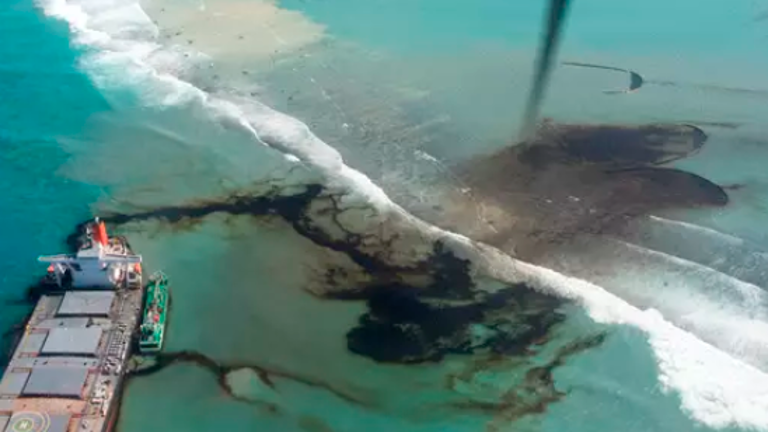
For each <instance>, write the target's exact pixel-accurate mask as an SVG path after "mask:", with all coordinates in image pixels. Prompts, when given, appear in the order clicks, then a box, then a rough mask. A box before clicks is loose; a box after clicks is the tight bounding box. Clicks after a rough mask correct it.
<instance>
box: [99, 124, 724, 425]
mask: <svg viewBox="0 0 768 432" xmlns="http://www.w3.org/2000/svg"><path fill="white" fill-rule="evenodd" d="M705 140H706V135H705V134H704V133H703V132H702V131H701V130H700V129H698V128H696V127H693V126H687V125H661V124H656V125H646V126H607V125H597V126H583V125H555V124H551V123H550V124H548V125H546V126H545V127H544V128H542V130H541V131H540V132H539V134H538V135H537V136H535V137H533V138H531V139H530V140H528V141H527V142H524V143H522V144H520V145H518V146H515V147H510V148H506V149H503V150H501V151H500V152H497V153H496V154H494V155H491V156H488V157H484V158H478V159H476V160H474V161H472V162H471V163H470V164H467V165H464V166H462V167H460V169H459V170H458V173H459V175H460V177H461V178H462V179H463V180H465V181H466V183H468V184H469V185H470V187H471V190H472V193H473V194H474V195H475V196H478V197H479V198H481V201H486V202H495V203H499V204H500V205H501V207H502V208H504V209H505V210H507V211H508V212H509V213H510V214H514V215H515V217H518V218H522V219H527V220H528V222H529V223H528V224H527V225H523V226H511V227H508V229H507V231H502V232H499V233H497V234H496V235H495V236H490V237H489V238H487V239H481V240H486V241H489V242H491V243H493V242H494V241H496V240H505V239H509V238H513V239H515V241H518V242H520V243H522V244H523V246H526V244H525V242H526V241H527V242H529V243H528V245H527V246H528V248H527V249H526V248H523V250H524V251H525V256H526V257H529V256H532V255H534V253H535V252H540V253H546V252H547V251H548V250H551V248H553V247H556V246H557V244H559V242H562V241H565V240H567V238H568V236H569V235H575V234H580V233H585V232H591V233H598V234H599V233H601V232H603V231H604V230H609V229H611V228H612V227H613V226H614V225H616V224H621V223H622V222H624V221H625V220H626V219H627V218H632V217H635V216H639V215H643V214H647V213H649V212H651V211H655V210H658V209H664V208H676V207H692V206H700V205H709V206H722V205H725V204H726V203H727V202H728V196H727V195H726V193H725V191H724V190H723V189H722V188H721V187H719V186H717V185H715V184H713V183H711V182H709V181H708V180H706V179H704V178H702V177H700V176H697V175H695V174H692V173H688V172H685V171H682V170H677V169H671V168H662V167H660V166H659V165H662V164H665V163H668V162H670V161H672V160H677V159H680V158H684V157H687V156H689V155H691V154H693V153H695V152H696V151H698V150H699V149H700V148H701V147H702V145H703V143H704V142H705ZM264 186H265V185H258V187H256V186H254V188H253V189H252V190H243V191H239V192H236V193H232V194H230V195H227V196H224V197H220V198H211V199H200V200H196V201H194V202H189V203H185V204H181V205H178V206H163V207H156V208H150V209H146V210H142V211H137V212H133V213H114V214H107V215H104V216H103V217H102V219H103V220H104V221H105V222H107V223H108V224H110V225H123V224H128V223H131V222H141V221H156V222H160V225H161V227H163V228H164V229H171V230H173V229H178V227H180V226H181V227H189V226H195V224H198V223H201V222H202V221H204V220H205V218H206V217H208V216H209V215H213V214H219V215H225V216H228V217H250V218H255V220H261V219H262V218H279V219H282V220H284V221H285V222H286V223H288V224H289V225H290V226H291V227H293V229H294V230H295V231H296V233H298V234H299V235H301V236H303V237H305V238H306V239H308V240H310V241H312V242H313V243H314V244H316V245H318V246H320V247H323V248H326V249H328V250H331V251H334V252H338V253H341V254H344V255H346V256H347V257H348V258H349V259H350V260H351V261H352V262H354V263H355V264H356V265H357V266H358V267H359V269H362V271H364V272H365V273H366V274H367V276H368V277H367V278H365V280H366V281H367V282H365V283H362V282H361V283H358V284H357V285H355V286H354V287H352V288H351V289H349V288H347V287H344V289H338V290H328V291H327V292H322V293H321V294H317V295H319V296H323V297H324V298H327V299H333V300H348V301H365V302H366V304H367V306H368V311H367V312H366V313H364V314H363V315H362V316H360V318H359V320H358V322H357V324H356V326H355V327H354V328H352V329H350V330H349V331H348V332H347V335H346V339H347V348H348V349H349V350H350V351H351V352H353V353H355V354H358V355H361V356H365V357H367V358H370V359H372V360H374V361H378V362H386V363H400V364H413V363H423V362H436V361H440V360H442V359H443V358H444V357H445V356H446V355H449V354H454V355H471V356H472V358H475V357H477V356H491V357H495V358H500V359H509V358H513V359H518V360H520V363H519V364H520V365H521V368H523V369H521V373H522V374H524V380H523V381H522V382H521V384H520V385H518V386H516V387H515V388H512V389H509V391H508V392H507V393H506V394H505V397H504V398H503V400H502V401H500V402H498V401H492V402H487V401H486V402H473V401H469V402H467V403H466V404H465V406H464V408H467V409H486V410H490V411H493V412H494V413H497V414H498V415H499V416H502V417H503V418H504V419H514V418H520V417H522V416H526V415H531V414H535V413H540V412H543V411H544V410H546V407H547V406H548V405H549V404H551V403H553V402H556V401H558V400H560V399H561V398H562V397H563V396H564V393H562V392H560V391H557V390H556V389H555V387H554V383H553V381H552V370H553V369H554V368H556V367H558V366H560V365H562V363H563V362H564V361H565V359H566V358H567V357H569V356H571V355H574V354H576V353H578V352H581V351H584V350H587V349H590V348H593V347H595V346H597V345H599V343H600V342H602V340H603V337H596V338H592V339H589V341H587V342H585V341H582V340H578V341H576V342H574V343H572V344H571V345H569V346H567V347H565V348H562V349H561V350H560V351H559V352H558V354H557V356H556V358H555V359H554V360H552V361H550V362H548V363H546V364H544V365H534V366H531V364H533V360H532V359H533V357H534V354H535V353H536V352H537V351H539V348H540V347H541V346H542V345H543V344H547V343H548V342H549V341H551V340H552V335H553V334H554V331H555V330H556V329H557V328H558V327H559V325H560V324H561V323H563V321H564V318H565V315H564V312H563V311H564V308H563V307H562V306H563V305H564V303H565V302H567V300H564V299H561V298H556V297H553V296H549V295H546V294H542V293H540V292H537V291H535V290H534V289H532V288H531V287H529V286H526V285H525V284H515V285H509V286H506V287H502V288H500V289H498V290H496V291H494V292H487V291H484V290H482V289H479V287H478V286H476V283H475V281H474V280H473V278H472V273H471V267H472V266H471V263H470V262H469V261H468V260H466V259H462V258H460V257H458V256H456V255H455V254H454V253H452V252H451V251H450V249H449V248H448V247H446V246H445V244H443V243H442V242H441V241H434V242H433V243H432V245H431V247H432V249H431V253H429V254H425V255H426V256H425V257H424V258H422V259H420V260H413V261H412V262H410V263H409V264H401V263H400V262H401V261H399V260H396V259H395V257H396V251H395V250H394V249H395V244H394V242H395V241H397V240H398V238H397V235H394V236H391V237H389V238H382V237H381V236H380V235H378V234H376V233H364V234H361V233H356V232H353V231H351V230H350V229H349V228H347V227H346V226H345V225H344V223H343V222H342V216H343V214H344V212H345V211H347V210H348V208H345V207H344V205H342V197H343V194H341V193H335V192H331V191H329V190H326V189H325V188H324V187H323V186H322V185H319V184H308V185H305V187H304V189H303V190H301V191H299V192H295V193H293V194H290V195H284V193H285V192H284V191H283V190H282V189H281V187H279V186H273V187H264ZM292 190H296V189H295V188H293V189H292ZM372 243H374V244H376V245H377V247H375V248H373V247H371V244H372ZM537 247H538V250H537ZM359 269H358V270H355V271H359ZM346 273H347V269H344V268H328V269H327V270H326V272H325V274H324V275H323V276H324V277H323V278H322V279H323V280H324V281H325V282H326V283H328V284H337V283H340V282H339V281H342V280H345V279H346ZM417 281H418V282H417ZM478 329H482V330H483V331H481V332H478V331H477V330H478ZM526 359H530V360H531V362H528V361H527V360H526ZM181 361H184V362H194V363H196V364H199V365H201V366H203V367H205V368H206V369H208V370H210V371H212V372H213V373H215V374H216V376H217V377H219V380H220V385H222V386H225V385H226V382H225V381H224V377H225V376H226V374H227V373H228V372H230V371H233V370H235V369H240V368H244V367H248V368H251V370H254V371H256V372H257V373H259V374H260V376H261V377H262V380H263V381H264V382H265V384H267V385H269V383H270V381H269V379H270V377H274V376H284V377H286V378H289V379H294V380H302V378H301V377H297V376H294V375H291V374H283V375H280V372H279V371H274V370H266V369H260V368H258V367H256V366H253V365H220V364H218V363H216V362H214V361H212V360H211V359H209V358H207V357H205V356H203V355H202V354H199V353H195V352H186V351H185V352H181V353H171V354H163V355H161V357H160V359H159V365H160V366H158V368H161V367H165V366H167V365H168V364H172V363H174V362H181ZM301 382H304V383H305V384H307V385H314V386H318V387H322V388H324V389H326V390H328V391H331V392H333V393H334V394H336V395H337V396H339V397H341V398H344V399H345V400H348V401H349V402H351V403H355V404H358V405H360V404H364V403H365V401H361V400H359V399H356V398H355V397H354V396H352V395H348V394H346V393H344V392H342V391H340V390H338V389H334V388H333V387H332V386H331V385H330V384H329V383H320V382H314V381H311V380H310V381H307V380H304V381H301ZM273 385H274V383H273ZM230 393H231V392H230Z"/></svg>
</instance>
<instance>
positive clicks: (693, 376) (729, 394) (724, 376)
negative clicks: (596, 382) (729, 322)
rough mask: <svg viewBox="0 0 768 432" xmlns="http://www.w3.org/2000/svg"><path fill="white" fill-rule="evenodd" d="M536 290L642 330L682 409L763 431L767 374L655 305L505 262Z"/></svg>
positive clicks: (716, 422) (713, 421)
mask: <svg viewBox="0 0 768 432" xmlns="http://www.w3.org/2000/svg"><path fill="white" fill-rule="evenodd" d="M514 267H516V270H517V272H518V275H525V276H526V278H527V279H528V282H529V283H531V284H532V285H534V286H538V287H539V289H542V290H546V291H552V290H553V289H554V291H555V292H557V293H559V294H561V295H566V296H567V297H569V298H572V299H574V300H575V301H577V302H579V303H581V304H582V305H584V306H585V308H586V309H587V310H588V311H589V313H590V316H591V317H592V318H593V319H595V320H596V321H599V322H604V323H614V324H628V325H632V326H636V327H638V328H640V329H642V330H644V331H645V332H646V333H647V334H648V336H649V340H650V343H651V346H652V348H653V351H654V353H655V355H656V358H657V360H658V366H659V373H660V376H659V381H660V383H661V385H662V388H663V389H664V390H666V391H670V390H675V391H677V392H678V393H679V395H680V398H681V402H682V407H683V409H684V410H686V411H687V412H688V413H689V414H690V415H691V416H693V417H694V418H696V419H697V420H699V421H701V422H702V423H704V424H706V425H708V426H711V427H718V428H720V427H727V426H733V425H737V426H741V427H745V428H756V429H760V430H764V429H768V374H765V373H763V372H762V371H760V370H759V369H756V368H755V367H753V366H751V365H749V364H747V363H744V362H742V361H740V360H738V359H735V358H733V357H731V356H729V355H728V354H726V353H724V352H722V351H720V350H718V349H717V348H715V347H713V346H712V345H709V344H707V343H705V342H703V341H701V340H700V339H698V338H696V337H695V336H694V335H692V334H690V333H688V332H685V331H683V330H681V329H680V328H678V327H675V326H674V325H673V324H671V323H670V322H668V321H666V320H665V319H664V318H663V316H662V315H661V314H660V313H659V312H657V311H656V310H654V309H648V310H645V311H641V310H639V309H637V308H635V307H634V306H632V305H630V304H629V303H627V302H625V301H624V300H622V299H620V298H618V297H616V296H614V295H613V294H610V293H609V292H607V291H606V290H604V289H603V288H601V287H599V286H596V285H593V284H590V283H588V282H585V281H582V280H579V279H575V278H570V277H567V276H564V275H561V274H559V273H556V272H554V271H552V270H549V269H545V268H541V267H537V266H534V265H531V264H526V263H523V262H515V263H506V264H504V271H505V272H510V271H511V270H510V269H511V268H514Z"/></svg>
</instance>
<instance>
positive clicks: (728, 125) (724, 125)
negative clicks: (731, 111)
mask: <svg viewBox="0 0 768 432" xmlns="http://www.w3.org/2000/svg"><path fill="white" fill-rule="evenodd" d="M681 122H682V123H687V124H692V125H696V126H709V127H716V128H720V129H730V130H735V129H738V128H740V127H742V126H744V123H740V122H732V121H707V120H682V121H681Z"/></svg>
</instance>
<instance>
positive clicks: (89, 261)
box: [37, 218, 141, 289]
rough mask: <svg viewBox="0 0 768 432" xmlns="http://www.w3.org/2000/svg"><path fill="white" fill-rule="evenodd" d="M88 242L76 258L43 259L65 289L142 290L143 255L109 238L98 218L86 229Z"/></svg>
mask: <svg viewBox="0 0 768 432" xmlns="http://www.w3.org/2000/svg"><path fill="white" fill-rule="evenodd" d="M86 236H87V240H86V242H85V244H84V245H83V247H81V248H80V250H78V251H77V253H75V254H65V255H48V256H41V257H39V258H38V259H37V260H38V261H40V262H47V263H50V266H49V267H48V274H49V277H51V278H52V279H53V280H54V281H55V283H56V284H57V285H58V286H59V287H61V288H80V289H82V288H100V289H115V288H118V287H127V286H141V255H133V254H132V253H131V251H130V249H129V248H128V245H127V244H126V243H125V241H124V240H122V239H120V238H109V237H108V236H107V230H106V227H105V226H104V222H102V221H99V219H98V218H96V219H95V220H94V222H93V223H91V224H89V225H88V227H87V228H86Z"/></svg>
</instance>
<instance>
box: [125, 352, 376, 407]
mask: <svg viewBox="0 0 768 432" xmlns="http://www.w3.org/2000/svg"><path fill="white" fill-rule="evenodd" d="M177 363H192V364H195V365H197V366H200V367H202V368H204V369H206V370H207V371H209V372H211V373H212V374H213V375H214V376H215V377H216V379H217V382H218V384H219V387H221V389H222V390H223V391H224V392H225V393H226V394H227V395H228V396H229V397H231V398H233V399H235V400H238V401H240V402H245V403H249V404H255V405H259V406H261V407H264V408H267V409H268V410H269V411H270V412H276V411H277V407H276V406H274V405H273V404H271V403H268V402H263V401H259V400H256V399H251V398H246V397H242V396H238V395H236V394H234V393H233V392H232V389H231V388H230V387H229V385H228V384H227V375H228V374H229V373H231V372H234V371H237V370H241V369H248V370H251V371H253V372H254V373H255V374H256V375H257V376H258V377H259V380H260V381H261V382H262V383H264V384H265V385H266V386H268V387H269V388H271V389H272V390H274V391H279V389H278V387H277V386H276V385H275V382H274V380H273V378H285V379H289V380H292V381H295V382H298V383H300V384H303V385H306V386H310V387H314V388H319V389H322V390H325V391H327V392H329V393H332V394H333V395H335V396H336V397H338V398H340V399H342V400H344V401H346V402H349V403H351V404H353V405H357V406H362V407H370V405H369V403H368V402H367V401H364V400H362V399H360V398H358V397H357V396H355V395H352V394H349V393H347V392H345V391H344V390H340V389H337V388H334V387H333V385H331V384H329V383H326V382H324V381H321V380H317V379H314V378H308V377H304V376H301V375H299V374H294V373H290V372H286V371H282V370H277V369H274V368H268V367H264V366H260V365H256V364H247V363H243V364H236V363H231V364H230V363H227V364H223V363H219V362H217V361H216V360H214V359H212V358H210V357H208V356H206V355H205V354H203V353H200V352H198V351H192V350H187V351H177V352H167V353H166V352H164V353H160V354H157V355H156V356H155V358H154V363H153V364H152V365H151V366H148V367H145V368H141V369H138V370H134V371H132V372H130V373H129V375H128V376H129V377H138V376H146V375H151V374H153V373H156V372H159V371H160V370H162V369H164V368H166V367H168V366H171V365H173V364H177Z"/></svg>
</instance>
